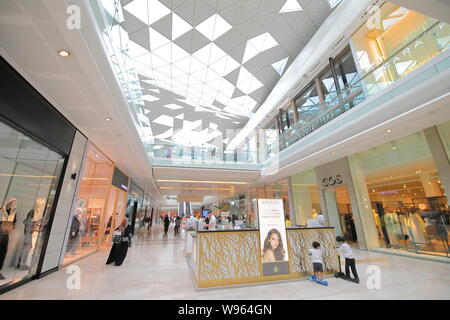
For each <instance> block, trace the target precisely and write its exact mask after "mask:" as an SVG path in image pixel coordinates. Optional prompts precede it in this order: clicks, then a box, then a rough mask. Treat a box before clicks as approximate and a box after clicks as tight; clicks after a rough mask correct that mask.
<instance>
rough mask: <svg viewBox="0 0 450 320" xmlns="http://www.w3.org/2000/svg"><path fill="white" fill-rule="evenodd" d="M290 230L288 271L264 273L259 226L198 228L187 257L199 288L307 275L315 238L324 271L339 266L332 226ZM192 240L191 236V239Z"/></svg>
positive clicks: (329, 271) (310, 271)
mask: <svg viewBox="0 0 450 320" xmlns="http://www.w3.org/2000/svg"><path fill="white" fill-rule="evenodd" d="M286 231H287V248H288V253H289V254H288V257H289V260H288V264H289V268H288V269H289V270H288V272H287V273H285V274H276V273H277V268H276V267H274V270H273V272H274V274H275V275H271V276H264V275H263V263H262V258H261V256H262V255H261V243H260V235H259V230H254V229H253V230H251V229H250V230H245V229H244V230H218V231H198V232H191V233H189V234H187V236H188V237H192V247H191V250H189V251H190V252H189V254H187V256H186V258H187V261H188V264H189V266H190V269H191V272H192V274H193V277H194V280H195V282H196V285H197V287H198V288H208V287H219V286H227V285H237V284H249V283H259V282H266V281H277V280H290V279H298V278H307V277H308V276H309V275H311V274H312V273H313V268H312V262H311V258H310V257H309V256H308V249H311V248H312V243H313V241H318V242H319V243H320V244H321V251H322V254H323V255H322V256H323V262H324V274H325V275H326V274H332V273H334V272H336V271H337V270H338V269H339V260H338V256H337V252H336V249H335V245H336V242H335V233H334V228H333V227H322V228H301V227H290V228H287V229H286ZM189 241H190V240H189Z"/></svg>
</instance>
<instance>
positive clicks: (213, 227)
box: [207, 212, 217, 230]
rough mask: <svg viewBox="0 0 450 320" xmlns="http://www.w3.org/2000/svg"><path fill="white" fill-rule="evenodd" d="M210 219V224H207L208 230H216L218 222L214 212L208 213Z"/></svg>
mask: <svg viewBox="0 0 450 320" xmlns="http://www.w3.org/2000/svg"><path fill="white" fill-rule="evenodd" d="M208 218H209V222H208V224H207V226H208V230H216V222H217V219H216V217H214V215H213V214H212V212H210V213H208Z"/></svg>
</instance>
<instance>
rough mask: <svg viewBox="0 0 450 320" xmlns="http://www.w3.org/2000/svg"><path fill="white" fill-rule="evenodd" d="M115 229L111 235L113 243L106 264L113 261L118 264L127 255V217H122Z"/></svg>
mask: <svg viewBox="0 0 450 320" xmlns="http://www.w3.org/2000/svg"><path fill="white" fill-rule="evenodd" d="M115 231H116V232H114V235H113V241H114V244H113V246H112V248H111V252H110V253H109V257H108V260H107V261H106V264H110V263H113V262H114V264H115V265H116V266H120V265H122V262H123V260H125V257H126V256H127V252H128V246H129V245H130V243H131V236H130V233H131V232H130V228H129V226H128V219H127V218H123V220H122V223H121V224H120V226H118V227H117V229H116V230H115Z"/></svg>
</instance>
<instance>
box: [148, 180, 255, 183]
mask: <svg viewBox="0 0 450 320" xmlns="http://www.w3.org/2000/svg"><path fill="white" fill-rule="evenodd" d="M156 181H157V182H177V183H206V184H207V183H210V184H248V182H241V181H202V180H167V179H157V180H156Z"/></svg>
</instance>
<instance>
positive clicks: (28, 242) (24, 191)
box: [0, 122, 64, 287]
mask: <svg viewBox="0 0 450 320" xmlns="http://www.w3.org/2000/svg"><path fill="white" fill-rule="evenodd" d="M0 139H1V141H2V144H1V146H0V149H1V151H0V197H1V198H0V200H1V208H0V287H3V286H7V285H10V284H13V283H16V282H18V281H21V280H23V279H25V278H28V277H31V276H33V275H34V274H35V273H36V269H37V265H38V262H39V259H40V255H41V249H42V245H43V241H44V238H45V235H46V234H47V232H49V230H48V228H47V224H48V221H49V219H50V214H51V212H52V208H53V204H54V197H55V193H56V189H57V186H58V181H59V180H60V175H61V171H62V168H63V164H64V157H63V156H62V155H60V154H58V153H56V152H54V151H52V150H51V149H49V148H47V147H46V146H44V145H42V144H41V143H39V142H37V141H35V140H33V139H32V138H30V137H28V136H27V135H24V134H22V133H20V132H19V131H17V130H15V129H13V128H11V127H9V126H8V125H6V124H4V123H2V122H0Z"/></svg>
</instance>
